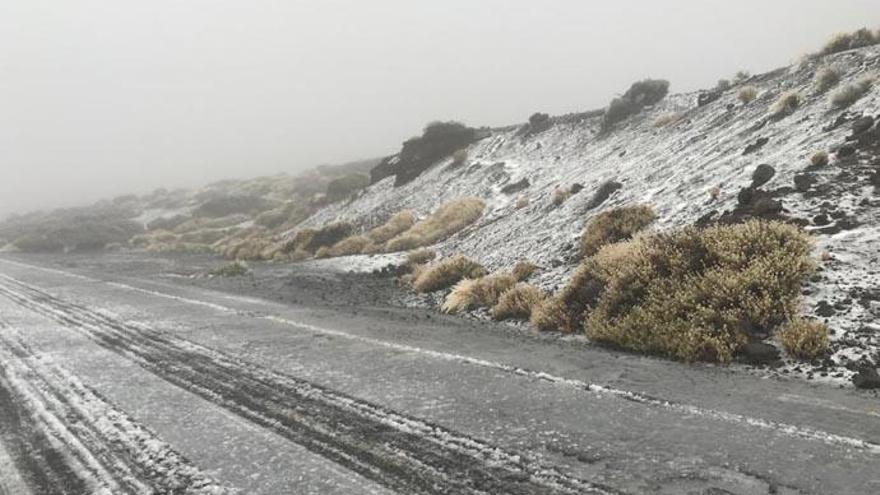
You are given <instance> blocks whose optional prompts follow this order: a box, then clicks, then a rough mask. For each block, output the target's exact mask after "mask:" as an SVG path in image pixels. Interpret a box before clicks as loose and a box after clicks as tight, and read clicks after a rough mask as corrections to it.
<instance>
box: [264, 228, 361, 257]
mask: <svg viewBox="0 0 880 495" xmlns="http://www.w3.org/2000/svg"><path fill="white" fill-rule="evenodd" d="M353 232H354V226H353V225H352V224H350V223H348V222H334V223H330V224H327V225H325V226H323V227H321V228H320V229H302V230H300V231H298V232H297V233H296V234H295V235H294V236H293V239H291V240H290V241H288V242H287V243H285V244H284V247H283V248H282V251H283V252H285V253H290V252H293V251H296V250H297V249H302V250H303V251H307V252H309V253H315V252H317V251H318V250H319V249H321V248H322V247H328V248H329V247H330V246H332V245H334V244H336V243H337V242H339V241H341V240H343V239H345V238H346V237H349V236H350V235H352V233H353ZM325 253H326V251H325Z"/></svg>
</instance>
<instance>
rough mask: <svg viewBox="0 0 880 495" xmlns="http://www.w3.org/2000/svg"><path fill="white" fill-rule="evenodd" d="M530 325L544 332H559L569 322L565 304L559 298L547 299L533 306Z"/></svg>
mask: <svg viewBox="0 0 880 495" xmlns="http://www.w3.org/2000/svg"><path fill="white" fill-rule="evenodd" d="M531 311H532V314H531V316H530V317H529V323H531V324H532V325H533V326H534V327H535V328H537V329H538V330H541V331H544V332H550V331H559V330H562V329H563V327H564V326H565V321H566V320H567V316H566V308H565V304H563V303H562V301H561V300H559V298H557V297H547V298H545V299H544V300H542V301H541V302H540V303H538V304H536V305H535V306H532V310H531Z"/></svg>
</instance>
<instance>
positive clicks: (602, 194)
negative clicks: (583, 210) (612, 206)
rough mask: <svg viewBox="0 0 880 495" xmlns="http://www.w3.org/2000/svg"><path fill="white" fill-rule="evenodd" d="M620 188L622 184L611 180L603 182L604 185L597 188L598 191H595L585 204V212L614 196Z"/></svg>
mask: <svg viewBox="0 0 880 495" xmlns="http://www.w3.org/2000/svg"><path fill="white" fill-rule="evenodd" d="M621 187H623V184H621V183H620V182H616V181H613V180H610V181H608V182H605V183H604V184H602V185H601V186H599V189H598V190H596V193H595V194H593V197H592V198H590V202H589V203H587V210H592V209H593V208H595V207H597V206H599V205H601V204H602V203H604V202H605V200H606V199H608V198H609V197H610V196H611V195H612V194H614V191H616V190H618V189H620V188H621Z"/></svg>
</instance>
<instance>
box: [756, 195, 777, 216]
mask: <svg viewBox="0 0 880 495" xmlns="http://www.w3.org/2000/svg"><path fill="white" fill-rule="evenodd" d="M777 213H782V203H781V202H780V201H777V200H775V199H770V198H759V199H757V200H755V201H754V202H752V214H753V215H755V216H759V217H767V216H772V215H775V214H777Z"/></svg>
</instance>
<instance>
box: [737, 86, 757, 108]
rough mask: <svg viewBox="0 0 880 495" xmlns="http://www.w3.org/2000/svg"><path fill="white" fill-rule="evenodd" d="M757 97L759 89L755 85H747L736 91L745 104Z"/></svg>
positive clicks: (738, 97)
mask: <svg viewBox="0 0 880 495" xmlns="http://www.w3.org/2000/svg"><path fill="white" fill-rule="evenodd" d="M757 97H758V89H757V88H755V87H754V86H746V87H744V88H740V90H739V91H737V92H736V98H737V99H738V100H739V101H741V102H742V103H743V104H744V105H748V104H749V103H751V102H752V101H754V99H755V98H757Z"/></svg>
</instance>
